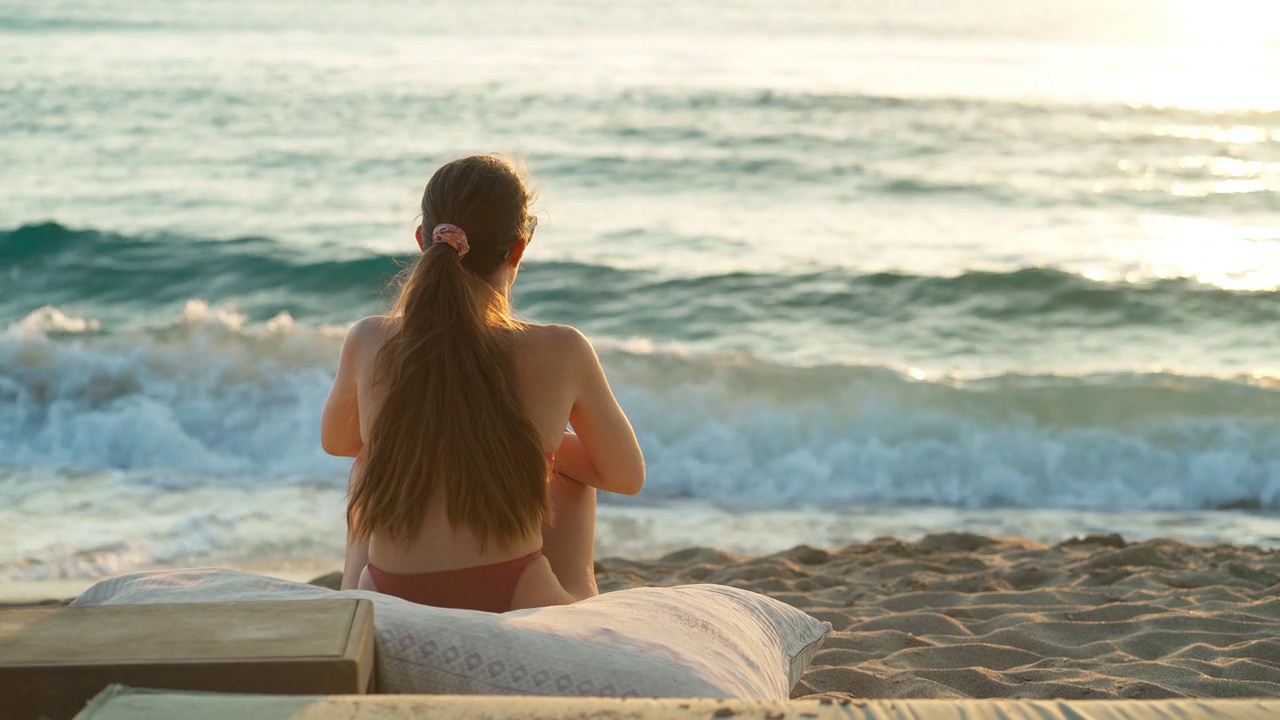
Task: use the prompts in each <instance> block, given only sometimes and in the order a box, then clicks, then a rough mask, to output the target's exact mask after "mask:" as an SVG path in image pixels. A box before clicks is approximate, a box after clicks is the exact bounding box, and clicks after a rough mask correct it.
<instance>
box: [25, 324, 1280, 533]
mask: <svg viewBox="0 0 1280 720" xmlns="http://www.w3.org/2000/svg"><path fill="white" fill-rule="evenodd" d="M39 316H40V317H42V318H57V317H65V316H64V315H62V314H61V313H59V312H57V311H56V310H53V309H49V310H46V311H41V313H40V315H39ZM50 322H54V321H50ZM86 322H87V321H86ZM57 323H62V324H63V325H65V324H66V323H65V322H64V321H62V320H57V321H56V322H55V324H57ZM72 324H74V323H72ZM36 326H37V323H36V322H35V321H32V323H30V327H36ZM335 330H336V329H335V328H321V329H314V328H309V327H306V326H302V325H299V324H297V323H295V322H293V320H292V319H291V318H289V317H288V316H287V315H282V316H278V317H276V318H273V319H272V320H270V321H268V322H264V323H252V322H249V321H248V320H246V319H245V317H244V316H243V315H241V314H239V313H236V312H234V311H233V310H230V309H226V308H211V307H209V306H208V305H206V304H203V303H199V302H192V303H189V304H188V305H187V307H186V309H185V310H184V312H183V313H182V315H181V316H180V317H178V318H176V319H175V321H174V322H173V323H172V324H170V325H167V326H165V327H161V328H155V329H152V330H140V331H130V332H127V333H119V334H112V333H110V332H96V333H78V334H71V335H62V334H58V333H54V332H49V333H47V334H46V333H44V332H32V331H30V330H27V331H23V332H8V333H5V334H3V335H0V369H2V370H0V457H4V458H5V459H6V460H5V461H6V463H8V464H11V465H14V466H26V467H53V468H58V467H66V468H85V469H89V470H94V469H97V470H114V469H119V470H123V471H128V472H130V473H143V476H141V477H142V479H135V482H150V483H154V484H156V485H157V486H162V487H169V488H174V489H182V488H186V487H187V483H190V482H195V481H196V480H192V478H197V479H199V478H210V477H221V478H225V480H223V482H227V483H231V484H233V485H236V486H254V485H266V486H271V487H275V486H279V485H281V484H283V483H287V482H290V481H292V480H293V479H296V478H307V479H308V481H310V482H316V483H319V484H321V485H324V486H327V487H335V488H338V487H343V486H344V482H345V477H346V471H347V468H348V461H346V460H343V459H338V458H332V457H329V456H328V455H326V454H325V453H324V452H323V451H322V450H321V449H320V445H319V439H318V424H319V418H320V413H321V409H322V407H323V404H324V400H325V398H326V396H327V393H328V390H329V386H330V383H331V381H332V373H333V366H334V363H335V361H336V358H337V354H338V348H339V346H340V344H341V340H340V338H339V337H338V335H339V334H340V333H338V332H335ZM633 349H638V350H640V352H638V353H637V352H632V351H630V350H624V349H620V348H619V349H614V350H607V349H606V350H605V351H604V352H603V353H602V356H603V358H604V361H605V363H606V366H607V368H608V370H609V375H610V379H611V381H612V383H613V386H614V388H615V390H616V392H617V394H618V396H619V398H620V401H621V403H622V405H623V406H624V408H625V409H626V410H627V412H628V414H629V416H630V417H631V420H632V422H633V424H634V426H635V427H636V430H637V433H638V436H639V438H640V441H641V445H642V447H643V449H644V451H645V455H646V458H647V461H648V467H649V480H648V484H647V486H646V490H645V494H646V496H647V497H654V498H667V499H679V498H700V499H704V500H707V501H711V502H715V503H722V504H727V505H732V506H734V507H736V508H738V509H739V510H751V509H759V508H777V507H788V506H799V505H806V504H820V505H834V506H852V505H860V504H876V505H880V504H919V503H925V504H942V505H950V506H955V507H961V508H984V507H1009V506H1013V507H1025V508H1045V507H1048V508H1068V509H1084V510H1108V509H1123V510H1132V511H1147V510H1196V509H1202V508H1212V507H1219V506H1226V505H1236V504H1243V505H1246V506H1247V505H1253V506H1260V507H1266V508H1276V507H1280V443H1278V442H1277V441H1276V440H1275V438H1276V437H1280V432H1277V431H1280V420H1278V419H1277V418H1276V416H1275V414H1274V412H1273V410H1274V407H1273V406H1274V405H1275V400H1274V399H1273V396H1274V395H1275V393H1276V391H1275V390H1274V389H1271V388H1266V387H1257V386H1253V385H1249V384H1247V383H1235V384H1233V383H1227V382H1225V381H1208V380H1203V379H1197V378H1180V377H1173V376H1160V377H1153V378H1145V377H1139V376H1135V377H1129V378H1125V377H1098V378H1084V379H1078V380H1073V379H1070V378H1043V379H1036V378H1030V379H1028V378H1012V379H1009V380H1007V381H1000V382H996V381H994V380H993V381H991V382H988V383H985V384H983V383H977V384H975V383H968V384H957V383H950V382H928V381H918V380H914V379H912V378H910V377H909V376H906V375H904V374H902V373H900V372H897V371H893V370H889V369H884V368H874V367H873V368H857V367H850V368H840V367H810V368H805V367H782V366H765V365H761V364H760V363H757V362H756V361H754V360H752V359H751V358H749V357H740V356H734V357H722V358H716V357H698V356H694V355H690V354H688V353H686V352H683V351H679V352H674V353H666V352H663V351H661V350H660V349H656V348H652V347H641V348H633ZM1121 392H1123V393H1128V394H1129V395H1126V396H1125V397H1130V396H1132V398H1134V402H1133V403H1132V406H1130V405H1129V404H1126V403H1124V402H1116V401H1114V400H1112V399H1111V396H1113V395H1115V394H1117V393H1121ZM1206 403H1207V404H1206ZM201 481H203V480H201ZM0 499H2V498H0Z"/></svg>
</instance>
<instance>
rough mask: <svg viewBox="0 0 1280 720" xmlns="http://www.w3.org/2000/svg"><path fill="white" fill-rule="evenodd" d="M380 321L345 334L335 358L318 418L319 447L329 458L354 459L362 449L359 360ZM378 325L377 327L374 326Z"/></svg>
mask: <svg viewBox="0 0 1280 720" xmlns="http://www.w3.org/2000/svg"><path fill="white" fill-rule="evenodd" d="M381 321H382V318H365V319H363V320H360V321H359V322H357V323H356V324H355V325H352V326H351V329H350V330H348V331H347V337H346V340H344V341H343V343H342V355H341V356H340V357H339V358H338V372H337V374H336V375H335V376H334V378H333V387H332V388H331V389H330V390H329V399H328V400H326V401H325V403H324V412H323V413H322V414H321V415H320V446H321V447H323V448H324V451H325V452H327V453H329V454H330V455H341V456H344V457H355V456H356V455H358V454H359V453H360V451H361V450H362V449H364V440H363V439H361V437H360V403H359V401H358V397H359V395H358V393H357V389H356V377H357V376H358V374H359V373H358V367H359V362H360V359H361V358H362V357H363V356H364V354H365V351H366V346H367V344H368V342H369V340H370V338H371V336H372V334H373V333H374V332H377V330H378V327H380V325H381ZM375 323H377V324H375Z"/></svg>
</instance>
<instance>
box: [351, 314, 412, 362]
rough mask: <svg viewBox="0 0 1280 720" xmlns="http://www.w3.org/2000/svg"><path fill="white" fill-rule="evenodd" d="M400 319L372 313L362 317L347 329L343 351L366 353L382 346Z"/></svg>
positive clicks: (358, 353)
mask: <svg viewBox="0 0 1280 720" xmlns="http://www.w3.org/2000/svg"><path fill="white" fill-rule="evenodd" d="M398 324H399V321H398V320H397V319H396V318H392V317H388V316H386V315H370V316H368V317H364V318H360V319H359V320H357V321H355V323H353V324H352V325H351V327H350V328H349V329H348V330H347V338H346V340H345V341H344V342H343V352H344V353H353V354H357V355H365V354H367V353H370V352H372V351H376V350H377V349H378V348H380V347H382V343H383V342H385V341H386V339H387V337H388V336H390V334H391V333H392V332H394V331H395V329H396V327H397V326H398Z"/></svg>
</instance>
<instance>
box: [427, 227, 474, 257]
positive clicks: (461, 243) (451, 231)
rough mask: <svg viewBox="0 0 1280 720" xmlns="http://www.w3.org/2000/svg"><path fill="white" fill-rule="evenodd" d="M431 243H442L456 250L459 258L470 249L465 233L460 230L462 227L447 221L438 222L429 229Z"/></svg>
mask: <svg viewBox="0 0 1280 720" xmlns="http://www.w3.org/2000/svg"><path fill="white" fill-rule="evenodd" d="M431 243H432V244H433V245H438V244H440V243H444V244H445V245H448V246H449V247H451V248H453V249H454V250H457V251H458V259H459V260H461V259H462V256H464V255H466V254H467V251H468V250H470V249H471V245H469V244H468V243H467V234H466V233H465V232H463V231H462V228H460V227H458V226H457V225H450V224H449V223H440V224H439V225H437V226H436V229H435V230H432V231H431Z"/></svg>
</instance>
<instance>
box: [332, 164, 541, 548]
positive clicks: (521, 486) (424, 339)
mask: <svg viewBox="0 0 1280 720" xmlns="http://www.w3.org/2000/svg"><path fill="white" fill-rule="evenodd" d="M529 201H530V195H529V192H528V190H527V189H526V187H525V184H524V181H523V180H522V179H521V177H520V173H519V172H518V171H517V170H516V169H515V168H514V167H513V166H512V165H511V163H510V162H508V161H506V160H504V159H502V158H499V157H494V156H489V155H477V156H472V157H467V158H462V159H460V160H455V161H453V162H450V163H448V164H447V165H445V166H443V167H441V168H440V169H439V170H437V171H436V173H435V175H433V176H432V177H431V180H430V182H428V183H427V189H426V191H425V192H424V193H423V195H422V225H423V236H424V238H425V242H427V243H430V237H431V232H432V228H435V227H436V226H437V225H439V224H441V223H450V224H452V225H456V226H458V227H459V228H461V229H462V230H463V232H465V233H466V234H467V240H468V243H469V245H470V247H469V249H468V251H467V253H466V255H465V256H464V257H462V258H459V256H458V252H457V251H455V250H454V249H453V248H452V247H450V246H449V245H447V244H427V245H426V250H425V251H424V252H423V253H422V257H420V258H418V260H417V261H416V262H415V263H414V264H413V265H412V266H411V267H409V268H408V269H406V270H405V271H404V272H402V273H401V275H400V278H399V280H400V283H401V286H400V292H399V295H398V296H397V298H396V301H395V303H394V305H393V306H392V309H391V312H390V315H389V322H393V323H397V322H398V327H396V328H394V329H393V330H392V332H391V334H390V337H389V338H388V339H387V340H386V342H385V343H384V344H383V346H382V348H381V350H379V352H378V355H377V358H376V360H375V365H374V387H375V391H376V393H377V394H378V395H379V396H380V397H381V399H382V404H381V407H380V409H379V411H378V413H377V416H376V417H374V418H373V422H372V425H371V428H370V432H369V438H368V442H367V447H366V449H365V452H366V459H365V466H364V471H363V473H361V475H360V477H358V478H357V479H356V482H355V484H354V486H353V487H352V490H351V496H350V500H349V502H348V505H347V523H348V527H349V528H350V530H351V532H352V534H353V535H354V536H356V537H360V538H364V537H368V536H369V535H370V534H373V533H377V534H378V535H380V536H385V537H387V538H388V539H389V540H391V541H392V542H398V541H401V542H402V541H406V540H408V539H410V538H412V537H413V536H414V535H415V534H417V532H418V531H419V530H420V529H421V527H422V523H423V521H424V519H425V514H426V509H427V507H428V505H429V504H430V503H432V502H441V501H443V502H444V504H445V509H446V513H447V516H448V518H449V522H450V523H451V524H452V525H453V526H454V527H460V526H462V527H466V528H468V529H470V530H471V531H472V532H473V533H474V534H475V535H476V537H478V538H479V539H480V542H481V545H482V546H483V545H485V544H486V543H488V542H489V541H491V540H492V541H495V542H497V543H498V544H499V545H500V546H503V547H506V546H509V545H510V544H512V543H513V542H515V541H518V540H520V539H521V538H524V537H528V536H529V535H530V534H532V533H533V532H535V531H537V529H538V528H539V527H540V524H541V522H542V520H543V519H544V518H545V517H547V515H548V513H549V512H550V506H549V502H548V500H547V488H546V481H547V474H548V471H549V469H548V465H547V461H546V458H545V456H544V455H543V452H542V441H541V438H540V437H539V435H538V433H537V431H536V430H535V429H534V427H533V424H532V423H531V422H530V421H529V419H528V417H527V416H526V415H525V413H524V410H523V408H522V407H521V405H520V402H519V398H518V397H517V396H516V388H515V382H514V370H513V368H512V364H511V343H510V334H511V332H512V331H513V330H518V329H519V328H520V327H522V325H521V323H520V322H519V321H518V320H516V319H515V318H514V317H513V316H512V314H511V309H510V307H509V305H508V300H507V297H506V295H504V294H503V293H501V292H499V291H498V290H496V289H495V288H494V287H493V286H492V285H490V284H489V283H488V281H487V278H491V277H493V275H494V273H495V271H497V269H498V268H499V267H500V266H501V265H502V263H503V262H504V261H505V260H507V258H508V257H510V254H511V253H512V252H514V251H517V246H518V245H519V246H521V247H522V246H523V244H524V243H527V242H528V240H529V238H528V237H527V233H528V230H526V227H527V226H528V225H527V224H528V220H529V214H528V213H529Z"/></svg>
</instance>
